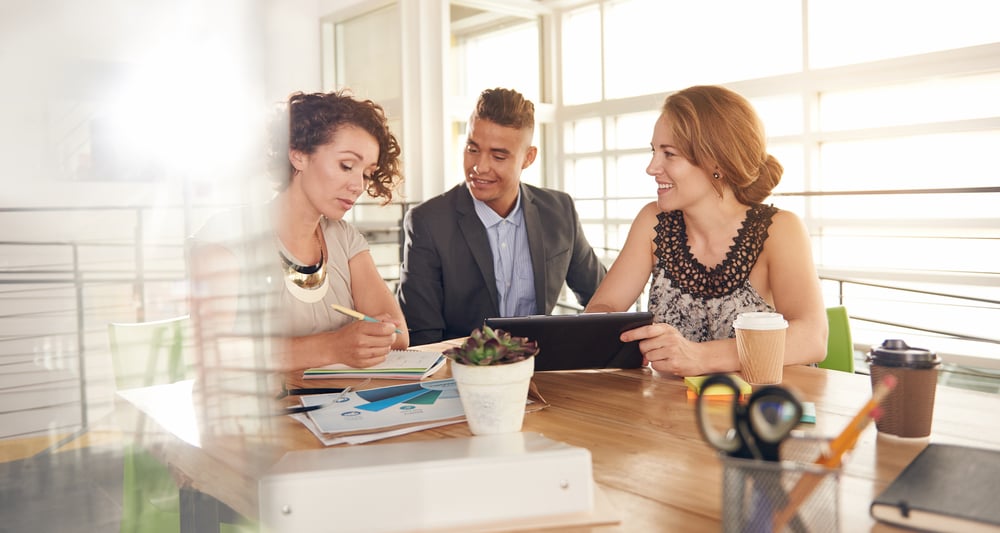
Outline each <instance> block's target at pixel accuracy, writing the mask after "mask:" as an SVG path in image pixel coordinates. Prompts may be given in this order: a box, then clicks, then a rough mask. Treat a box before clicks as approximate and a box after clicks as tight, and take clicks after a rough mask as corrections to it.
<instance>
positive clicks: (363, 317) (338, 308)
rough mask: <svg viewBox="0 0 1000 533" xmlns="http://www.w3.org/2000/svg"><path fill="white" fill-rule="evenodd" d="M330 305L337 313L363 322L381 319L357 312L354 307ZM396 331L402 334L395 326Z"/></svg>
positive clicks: (376, 321)
mask: <svg viewBox="0 0 1000 533" xmlns="http://www.w3.org/2000/svg"><path fill="white" fill-rule="evenodd" d="M330 307H332V308H333V310H334V311H337V312H338V313H342V314H345V315H347V316H349V317H351V318H356V319H358V320H364V321H365V322H375V323H379V322H381V320H376V319H374V318H372V317H370V316H368V315H366V314H364V313H359V312H357V311H355V310H354V309H348V308H347V307H344V306H342V305H337V304H330ZM396 333H399V334H402V333H403V332H402V331H401V330H400V329H399V328H396Z"/></svg>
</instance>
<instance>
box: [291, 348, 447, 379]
mask: <svg viewBox="0 0 1000 533" xmlns="http://www.w3.org/2000/svg"><path fill="white" fill-rule="evenodd" d="M446 360H447V358H446V357H445V356H444V355H443V354H442V353H441V352H425V351H421V350H393V351H391V352H389V355H387V356H386V358H385V361H383V362H382V363H380V364H377V365H375V366H371V367H368V368H352V367H349V366H347V365H343V364H339V363H338V364H334V365H328V366H323V367H319V368H309V369H307V370H306V371H305V372H304V373H303V377H305V378H307V379H331V378H351V379H355V378H373V379H407V380H414V381H415V380H421V379H424V378H427V377H429V376H431V375H433V374H434V373H435V372H437V371H438V370H440V369H441V367H443V366H444V363H445V361H446Z"/></svg>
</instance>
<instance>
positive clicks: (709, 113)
mask: <svg viewBox="0 0 1000 533" xmlns="http://www.w3.org/2000/svg"><path fill="white" fill-rule="evenodd" d="M663 114H664V116H665V117H666V119H667V122H668V124H669V125H670V128H671V134H672V135H673V138H674V143H675V145H676V146H675V148H676V149H677V150H678V152H680V155H682V156H684V158H686V159H687V160H688V161H691V163H692V164H694V165H696V166H698V167H701V168H703V169H705V170H706V171H708V173H709V174H710V175H712V174H714V173H718V174H719V176H720V178H719V179H718V180H714V181H713V185H714V186H715V187H716V190H718V191H719V193H720V194H721V193H722V183H720V182H725V183H726V184H728V185H729V187H730V189H732V191H733V195H734V196H735V197H736V199H737V200H738V201H739V202H740V203H742V204H746V205H750V204H756V203H760V202H763V201H764V199H765V198H767V197H768V196H770V195H771V191H772V190H774V188H775V187H776V186H777V185H778V182H779V181H781V174H782V172H783V171H784V169H783V168H782V166H781V163H779V162H778V160H777V159H775V158H774V156H772V155H770V154H768V153H767V146H766V138H765V136H764V126H763V124H762V123H761V121H760V118H758V117H757V113H756V112H755V111H754V109H753V106H751V105H750V102H748V101H747V100H746V98H743V97H742V96H740V95H739V94H736V93H735V92H733V91H731V90H729V89H726V88H724V87H718V86H712V85H697V86H694V87H688V88H687V89H684V90H682V91H679V92H676V93H674V94H672V95H670V96H668V97H667V99H666V101H665V102H664V103H663ZM713 164H714V165H715V166H712V165H713ZM716 166H717V167H718V168H717V169H716V168H715V167H716Z"/></svg>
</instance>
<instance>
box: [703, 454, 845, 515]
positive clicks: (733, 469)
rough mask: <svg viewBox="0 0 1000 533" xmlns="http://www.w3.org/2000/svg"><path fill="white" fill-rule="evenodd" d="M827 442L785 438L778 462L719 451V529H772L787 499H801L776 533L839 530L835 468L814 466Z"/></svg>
mask: <svg viewBox="0 0 1000 533" xmlns="http://www.w3.org/2000/svg"><path fill="white" fill-rule="evenodd" d="M827 442H828V441H826V440H819V439H808V438H789V439H786V440H785V442H784V443H783V444H782V446H781V452H780V455H781V461H780V462H777V461H759V460H750V459H737V458H733V457H729V456H726V455H723V456H722V462H723V473H722V529H723V531H725V532H758V531H759V532H771V531H775V529H774V526H775V525H776V520H778V519H779V517H781V512H782V510H784V509H785V508H786V506H788V505H789V502H790V500H800V503H799V505H798V506H797V507H795V513H794V514H793V515H791V517H790V518H788V519H787V523H786V524H785V525H784V527H783V528H782V529H780V531H789V532H792V533H803V532H807V531H808V532H819V531H833V532H837V531H840V516H839V515H840V490H839V489H840V469H839V468H838V469H832V470H831V469H827V468H824V467H821V466H819V465H816V464H815V460H816V458H818V457H819V454H820V453H821V452H822V451H823V449H824V446H826V443H827ZM807 489H808V490H807Z"/></svg>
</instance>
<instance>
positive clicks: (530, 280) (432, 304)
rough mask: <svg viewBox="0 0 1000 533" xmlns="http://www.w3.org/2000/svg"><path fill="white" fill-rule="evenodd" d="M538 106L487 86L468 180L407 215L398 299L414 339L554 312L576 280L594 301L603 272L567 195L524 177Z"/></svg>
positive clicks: (472, 127) (472, 130)
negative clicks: (497, 319)
mask: <svg viewBox="0 0 1000 533" xmlns="http://www.w3.org/2000/svg"><path fill="white" fill-rule="evenodd" d="M534 111H535V106H534V104H532V103H531V102H530V101H528V100H526V99H525V98H524V97H523V96H521V94H520V93H518V92H517V91H513V90H510V89H499V88H498V89H487V90H486V91H483V93H482V94H481V95H480V97H479V101H478V103H477V104H476V109H475V111H473V113H472V116H471V117H470V118H469V124H468V138H467V140H466V145H465V157H464V159H465V166H464V168H465V181H464V182H463V183H461V184H459V185H456V186H455V187H454V188H452V189H451V190H449V191H447V192H445V193H444V194H441V195H439V196H436V197H434V198H431V199H429V200H427V201H426V202H423V203H422V204H420V205H418V206H416V207H414V208H413V209H411V210H409V211H408V212H407V213H406V216H405V218H404V221H403V226H404V229H405V232H406V238H405V242H404V245H403V265H402V270H401V273H400V280H399V292H398V294H397V296H398V298H399V303H400V305H401V306H402V308H403V313H404V314H405V315H406V323H407V325H408V326H409V328H410V343H411V344H413V345H418V344H426V343H429V342H437V341H440V340H443V339H451V338H455V337H464V336H467V335H468V334H469V333H470V332H471V331H472V330H473V329H475V328H478V327H481V326H482V324H483V320H484V319H486V318H487V317H497V316H524V315H534V314H550V313H551V312H552V309H553V308H554V307H555V305H556V300H557V299H558V297H559V293H560V292H561V290H562V287H563V283H566V284H567V285H569V287H570V289H571V290H573V292H574V293H575V294H576V297H577V299H578V300H579V302H580V304H581V305H586V304H587V302H588V301H589V300H590V297H591V296H592V295H593V294H594V291H595V290H597V286H598V284H600V282H601V280H602V279H603V278H604V275H605V273H606V269H605V267H604V266H603V265H602V264H601V262H600V261H599V260H598V259H597V255H596V254H595V253H594V250H593V248H591V246H590V244H589V243H588V242H587V238H586V237H585V236H584V234H583V229H582V227H581V225H580V217H579V215H577V212H576V207H575V206H574V205H573V199H572V198H571V197H570V196H569V195H568V194H566V193H564V192H560V191H554V190H549V189H542V188H539V187H534V186H531V185H527V184H523V183H521V171H522V170H524V169H525V168H528V166H529V165H531V163H532V162H533V161H534V160H535V156H536V154H537V153H538V149H537V148H536V147H534V146H531V138H532V135H533V134H534V127H535V119H534Z"/></svg>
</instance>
